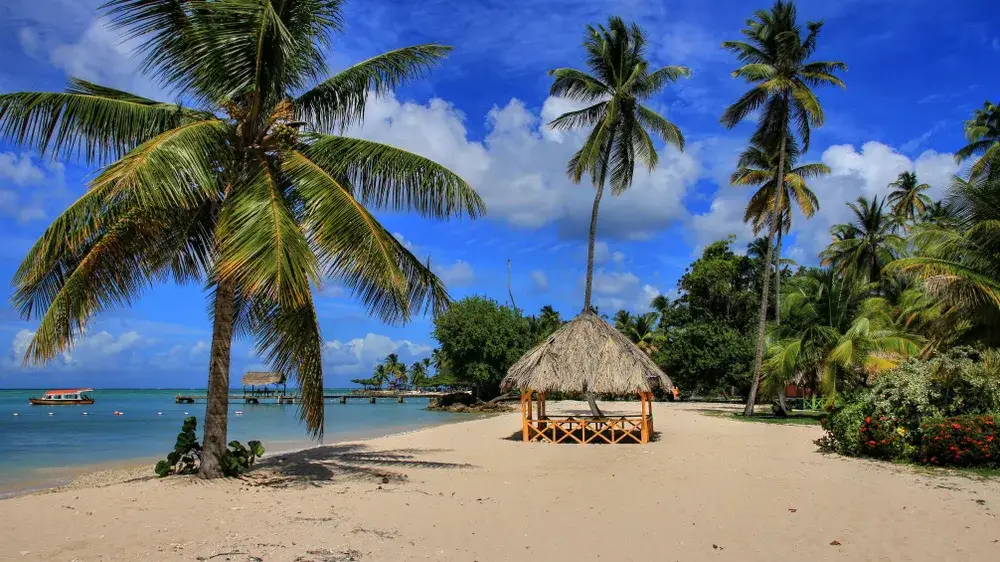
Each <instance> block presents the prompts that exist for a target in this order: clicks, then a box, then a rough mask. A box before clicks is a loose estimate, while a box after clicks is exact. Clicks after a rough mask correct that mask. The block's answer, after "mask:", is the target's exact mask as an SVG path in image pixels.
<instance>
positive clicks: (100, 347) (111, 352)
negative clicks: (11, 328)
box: [3, 329, 152, 369]
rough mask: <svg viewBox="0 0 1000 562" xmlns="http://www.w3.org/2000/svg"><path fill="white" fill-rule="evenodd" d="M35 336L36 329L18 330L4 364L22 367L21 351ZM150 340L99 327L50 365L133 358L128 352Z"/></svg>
mask: <svg viewBox="0 0 1000 562" xmlns="http://www.w3.org/2000/svg"><path fill="white" fill-rule="evenodd" d="M34 336H35V332H33V331H31V330H27V329H22V330H20V331H18V332H17V333H16V334H15V335H14V339H13V340H12V341H11V344H10V348H9V351H8V353H7V355H6V357H4V360H3V363H4V365H5V366H7V367H12V368H19V367H21V366H22V362H23V360H24V354H25V353H26V352H27V351H28V345H29V344H30V343H31V338H33V337H34ZM149 343H152V340H149V339H147V338H144V337H142V336H140V335H139V333H138V332H135V331H127V332H123V333H121V334H119V335H118V336H115V335H112V334H111V333H109V332H107V331H104V330H102V331H100V332H95V333H91V334H85V335H84V336H83V337H81V338H79V339H77V340H76V342H75V344H74V346H73V348H72V349H69V350H66V351H64V352H62V353H61V354H59V359H60V360H59V361H54V362H52V363H51V365H52V366H53V367H60V368H65V369H77V368H86V369H94V368H99V367H101V366H102V365H104V364H107V362H108V361H110V360H112V359H114V360H115V361H126V360H131V359H134V357H132V354H131V352H132V351H135V350H137V349H138V348H140V347H142V346H144V345H147V344H149Z"/></svg>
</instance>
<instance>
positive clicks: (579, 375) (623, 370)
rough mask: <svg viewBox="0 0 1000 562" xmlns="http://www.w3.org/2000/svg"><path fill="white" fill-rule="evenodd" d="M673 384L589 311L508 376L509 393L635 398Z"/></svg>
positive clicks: (526, 357) (505, 381) (536, 349)
mask: <svg viewBox="0 0 1000 562" xmlns="http://www.w3.org/2000/svg"><path fill="white" fill-rule="evenodd" d="M657 381H659V384H660V385H661V386H662V388H663V389H664V390H667V391H669V390H671V389H673V386H674V385H673V382H671V380H670V378H669V377H668V376H667V375H666V374H665V373H664V372H663V371H661V370H660V368H659V367H657V366H656V363H654V362H653V360H652V359H650V358H649V356H648V355H646V354H645V353H643V352H642V351H641V350H640V349H639V348H638V347H636V346H635V344H634V343H632V341H631V340H629V339H628V338H627V337H625V335H624V334H622V333H621V332H619V331H618V330H616V329H615V328H614V327H613V326H611V325H610V324H608V323H607V322H606V321H605V320H604V319H603V318H601V317H600V316H598V315H597V314H594V313H593V312H590V311H587V312H583V313H581V314H580V315H579V316H577V317H576V318H574V319H573V320H571V321H569V322H567V323H566V324H564V325H563V326H562V327H561V328H559V329H558V330H556V331H555V332H554V333H553V334H552V335H551V336H549V337H548V338H547V339H546V340H545V341H544V342H542V343H540V344H538V345H537V346H535V347H534V348H532V349H531V350H530V351H528V353H526V354H524V356H523V357H521V359H519V360H518V361H517V363H514V365H512V366H511V368H510V369H509V370H508V371H507V376H506V377H504V379H503V383H502V386H503V388H505V389H509V388H520V389H528V388H530V389H532V390H536V391H539V392H551V391H563V392H580V391H583V390H588V391H590V392H595V393H599V394H604V393H606V394H631V393H635V392H651V391H652V390H653V388H655V386H656V383H657Z"/></svg>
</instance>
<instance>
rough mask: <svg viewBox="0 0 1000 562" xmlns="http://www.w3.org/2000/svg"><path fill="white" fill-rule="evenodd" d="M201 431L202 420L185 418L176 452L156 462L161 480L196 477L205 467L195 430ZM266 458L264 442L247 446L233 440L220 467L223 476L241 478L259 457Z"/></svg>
mask: <svg viewBox="0 0 1000 562" xmlns="http://www.w3.org/2000/svg"><path fill="white" fill-rule="evenodd" d="M197 429H198V419H197V418H195V417H194V416H188V417H186V418H184V423H183V424H182V425H181V432H180V433H178V434H177V441H176V442H175V443H174V450H173V451H171V452H170V453H169V454H168V455H167V458H166V459H164V460H161V461H159V462H157V463H156V468H154V470H155V471H156V475H157V476H159V477H160V478H163V477H164V476H169V475H171V474H195V473H196V472H198V469H199V468H201V444H200V443H198V437H197V436H196V435H195V431H196V430H197ZM263 455H264V445H262V444H261V442H260V441H249V442H247V444H246V446H244V445H243V444H242V443H240V442H239V441H230V442H229V448H228V449H227V450H226V452H225V453H224V454H223V455H222V459H221V462H220V464H221V465H222V473H223V474H224V475H226V476H239V475H240V474H243V473H244V472H246V471H247V470H249V469H250V467H252V466H253V464H254V461H256V460H257V458H258V457H261V456H263Z"/></svg>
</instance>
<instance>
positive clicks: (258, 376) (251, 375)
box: [242, 371, 285, 386]
mask: <svg viewBox="0 0 1000 562" xmlns="http://www.w3.org/2000/svg"><path fill="white" fill-rule="evenodd" d="M242 383H243V386H267V385H269V384H285V375H283V374H281V373H277V372H273V371H248V372H247V373H245V374H244V375H243V381H242Z"/></svg>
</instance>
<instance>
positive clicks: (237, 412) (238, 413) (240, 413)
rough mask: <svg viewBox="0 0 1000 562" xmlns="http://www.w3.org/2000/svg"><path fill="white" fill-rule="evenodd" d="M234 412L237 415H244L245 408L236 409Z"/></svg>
mask: <svg viewBox="0 0 1000 562" xmlns="http://www.w3.org/2000/svg"><path fill="white" fill-rule="evenodd" d="M233 413H234V414H236V415H237V416H242V415H243V410H236V411H235V412H233Z"/></svg>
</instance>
